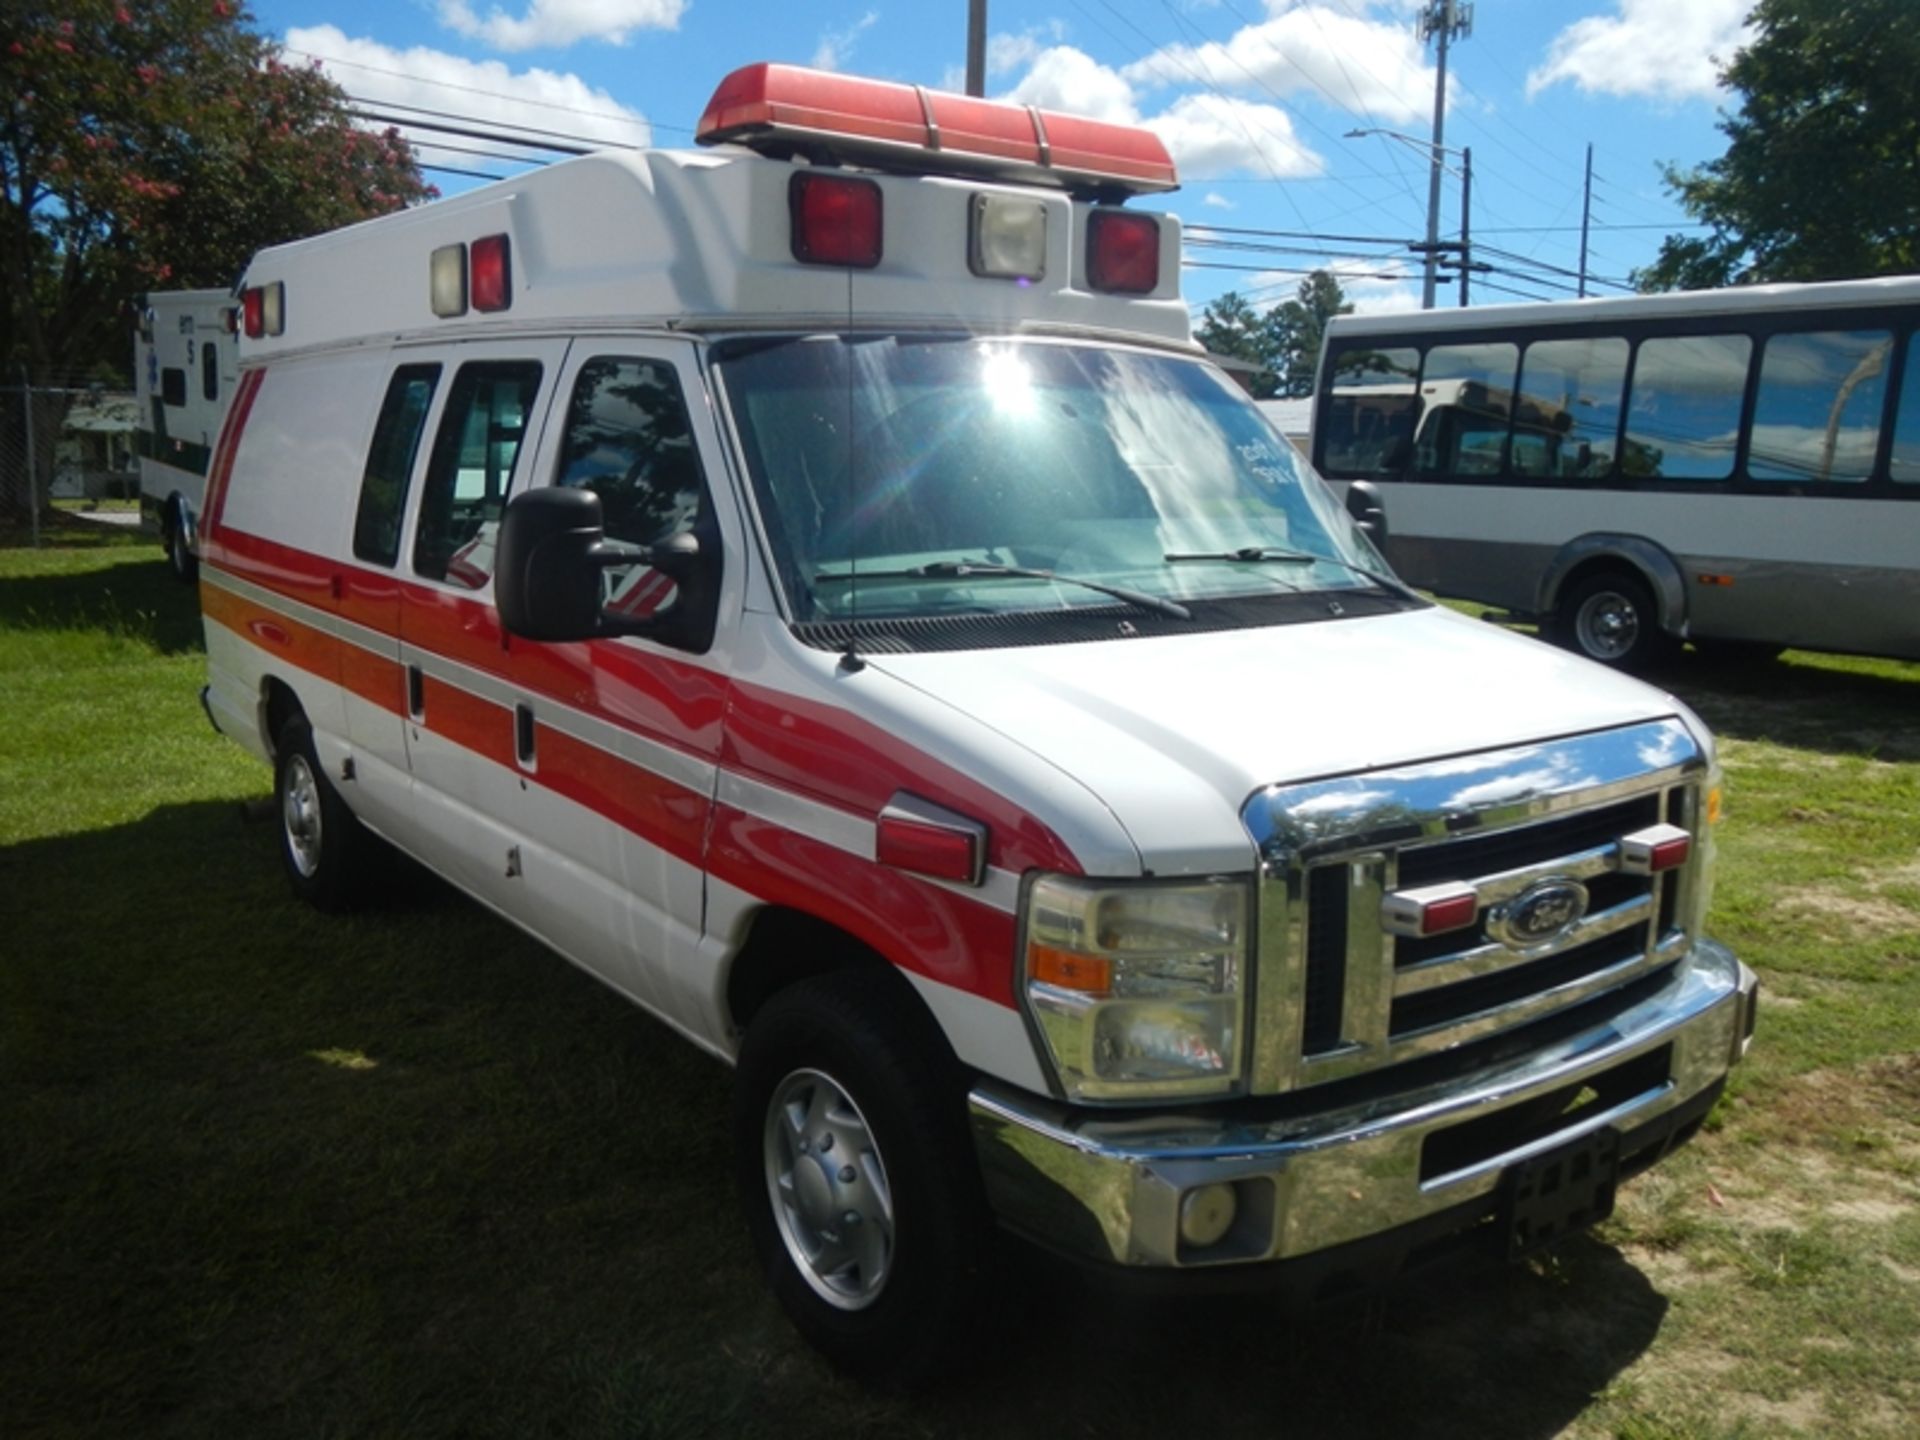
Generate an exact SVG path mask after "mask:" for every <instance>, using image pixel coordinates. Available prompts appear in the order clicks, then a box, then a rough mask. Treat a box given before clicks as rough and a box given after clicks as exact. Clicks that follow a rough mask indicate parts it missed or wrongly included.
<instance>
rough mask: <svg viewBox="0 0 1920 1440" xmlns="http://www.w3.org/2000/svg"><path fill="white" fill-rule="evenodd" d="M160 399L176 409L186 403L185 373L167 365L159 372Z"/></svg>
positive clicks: (174, 366)
mask: <svg viewBox="0 0 1920 1440" xmlns="http://www.w3.org/2000/svg"><path fill="white" fill-rule="evenodd" d="M160 398H161V399H162V400H164V401H165V402H166V403H167V404H169V405H172V406H174V407H175V408H176V409H177V408H179V407H180V406H182V405H184V404H186V403H187V372H186V371H184V370H182V369H180V368H179V367H178V366H176V365H169V366H167V367H166V368H165V369H164V370H162V371H161V372H160Z"/></svg>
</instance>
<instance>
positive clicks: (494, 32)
mask: <svg viewBox="0 0 1920 1440" xmlns="http://www.w3.org/2000/svg"><path fill="white" fill-rule="evenodd" d="M686 8H687V0H528V3H527V7H526V13H525V14H523V15H521V16H519V17H518V18H515V17H514V16H512V15H509V14H508V13H507V12H506V11H505V10H502V9H501V8H500V7H499V6H498V5H494V6H492V7H490V8H489V9H488V11H487V13H486V15H485V16H484V17H483V16H482V15H481V14H480V13H479V12H478V11H477V10H475V9H474V7H473V6H472V5H471V4H470V3H468V0H440V3H439V10H440V23H441V24H442V25H445V26H446V27H447V28H448V29H450V30H455V31H458V32H459V33H460V34H462V35H465V36H466V37H467V38H468V39H470V40H481V41H485V42H486V43H487V44H488V45H491V46H492V47H493V48H494V49H496V50H538V49H543V48H549V47H551V48H556V49H557V48H561V47H564V46H567V45H572V44H574V43H575V42H576V41H580V40H600V41H604V42H605V43H606V44H609V45H624V44H626V43H627V36H628V35H630V34H631V33H632V32H634V31H635V30H672V29H675V28H676V27H677V26H678V25H679V24H680V16H681V13H682V12H683V11H685V10H686Z"/></svg>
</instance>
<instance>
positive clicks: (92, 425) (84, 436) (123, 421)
mask: <svg viewBox="0 0 1920 1440" xmlns="http://www.w3.org/2000/svg"><path fill="white" fill-rule="evenodd" d="M139 425H140V403H139V401H138V400H136V399H135V398H134V397H133V396H132V395H121V394H88V395H85V396H83V397H81V398H80V399H78V400H76V401H74V403H73V405H72V407H71V408H70V409H69V410H68V411H67V415H66V419H65V421H64V422H62V424H61V427H60V438H59V440H57V441H56V442H55V443H54V449H53V490H52V494H53V498H54V499H56V500H100V499H104V498H106V497H108V496H117V497H120V498H125V497H127V496H131V495H133V494H136V493H137V492H138V490H139V486H140V469H139V465H138V463H137V462H136V460H135V456H134V431H135V430H137V429H138V428H139Z"/></svg>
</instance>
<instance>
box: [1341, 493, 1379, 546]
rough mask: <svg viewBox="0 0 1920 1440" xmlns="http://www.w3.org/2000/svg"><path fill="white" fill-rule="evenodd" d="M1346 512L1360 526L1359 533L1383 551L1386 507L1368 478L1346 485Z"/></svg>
mask: <svg viewBox="0 0 1920 1440" xmlns="http://www.w3.org/2000/svg"><path fill="white" fill-rule="evenodd" d="M1347 513H1348V514H1349V515H1351V516H1352V517H1353V519H1354V523H1355V524H1357V525H1358V526H1359V527H1360V533H1361V534H1363V535H1365V536H1366V537H1367V539H1369V540H1371V541H1372V542H1373V545H1374V548H1375V549H1376V550H1380V551H1381V552H1382V553H1383V554H1384V553H1385V546H1386V543H1387V509H1386V506H1385V505H1384V504H1382V503H1381V500H1380V491H1379V490H1378V488H1376V487H1375V486H1374V484H1373V483H1372V482H1371V481H1368V480H1356V481H1354V482H1353V483H1352V484H1351V485H1349V486H1347Z"/></svg>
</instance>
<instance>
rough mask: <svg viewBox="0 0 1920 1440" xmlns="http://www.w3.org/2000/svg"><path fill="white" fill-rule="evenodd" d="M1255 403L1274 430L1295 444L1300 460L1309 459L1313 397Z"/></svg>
mask: <svg viewBox="0 0 1920 1440" xmlns="http://www.w3.org/2000/svg"><path fill="white" fill-rule="evenodd" d="M1255 403H1256V404H1258V405H1259V407H1260V413H1261V414H1263V415H1265V416H1266V417H1267V420H1268V421H1269V422H1270V423H1271V424H1272V425H1273V428H1274V429H1276V430H1278V431H1279V432H1280V433H1281V434H1282V435H1284V436H1286V437H1287V439H1288V440H1290V441H1292V442H1293V448H1294V449H1295V450H1298V451H1299V452H1300V458H1301V459H1302V460H1305V459H1307V458H1308V454H1307V430H1308V428H1309V426H1310V425H1311V424H1312V421H1313V397H1312V396H1311V395H1307V396H1304V397H1302V398H1301V399H1298V400H1260V401H1256V402H1255Z"/></svg>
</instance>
